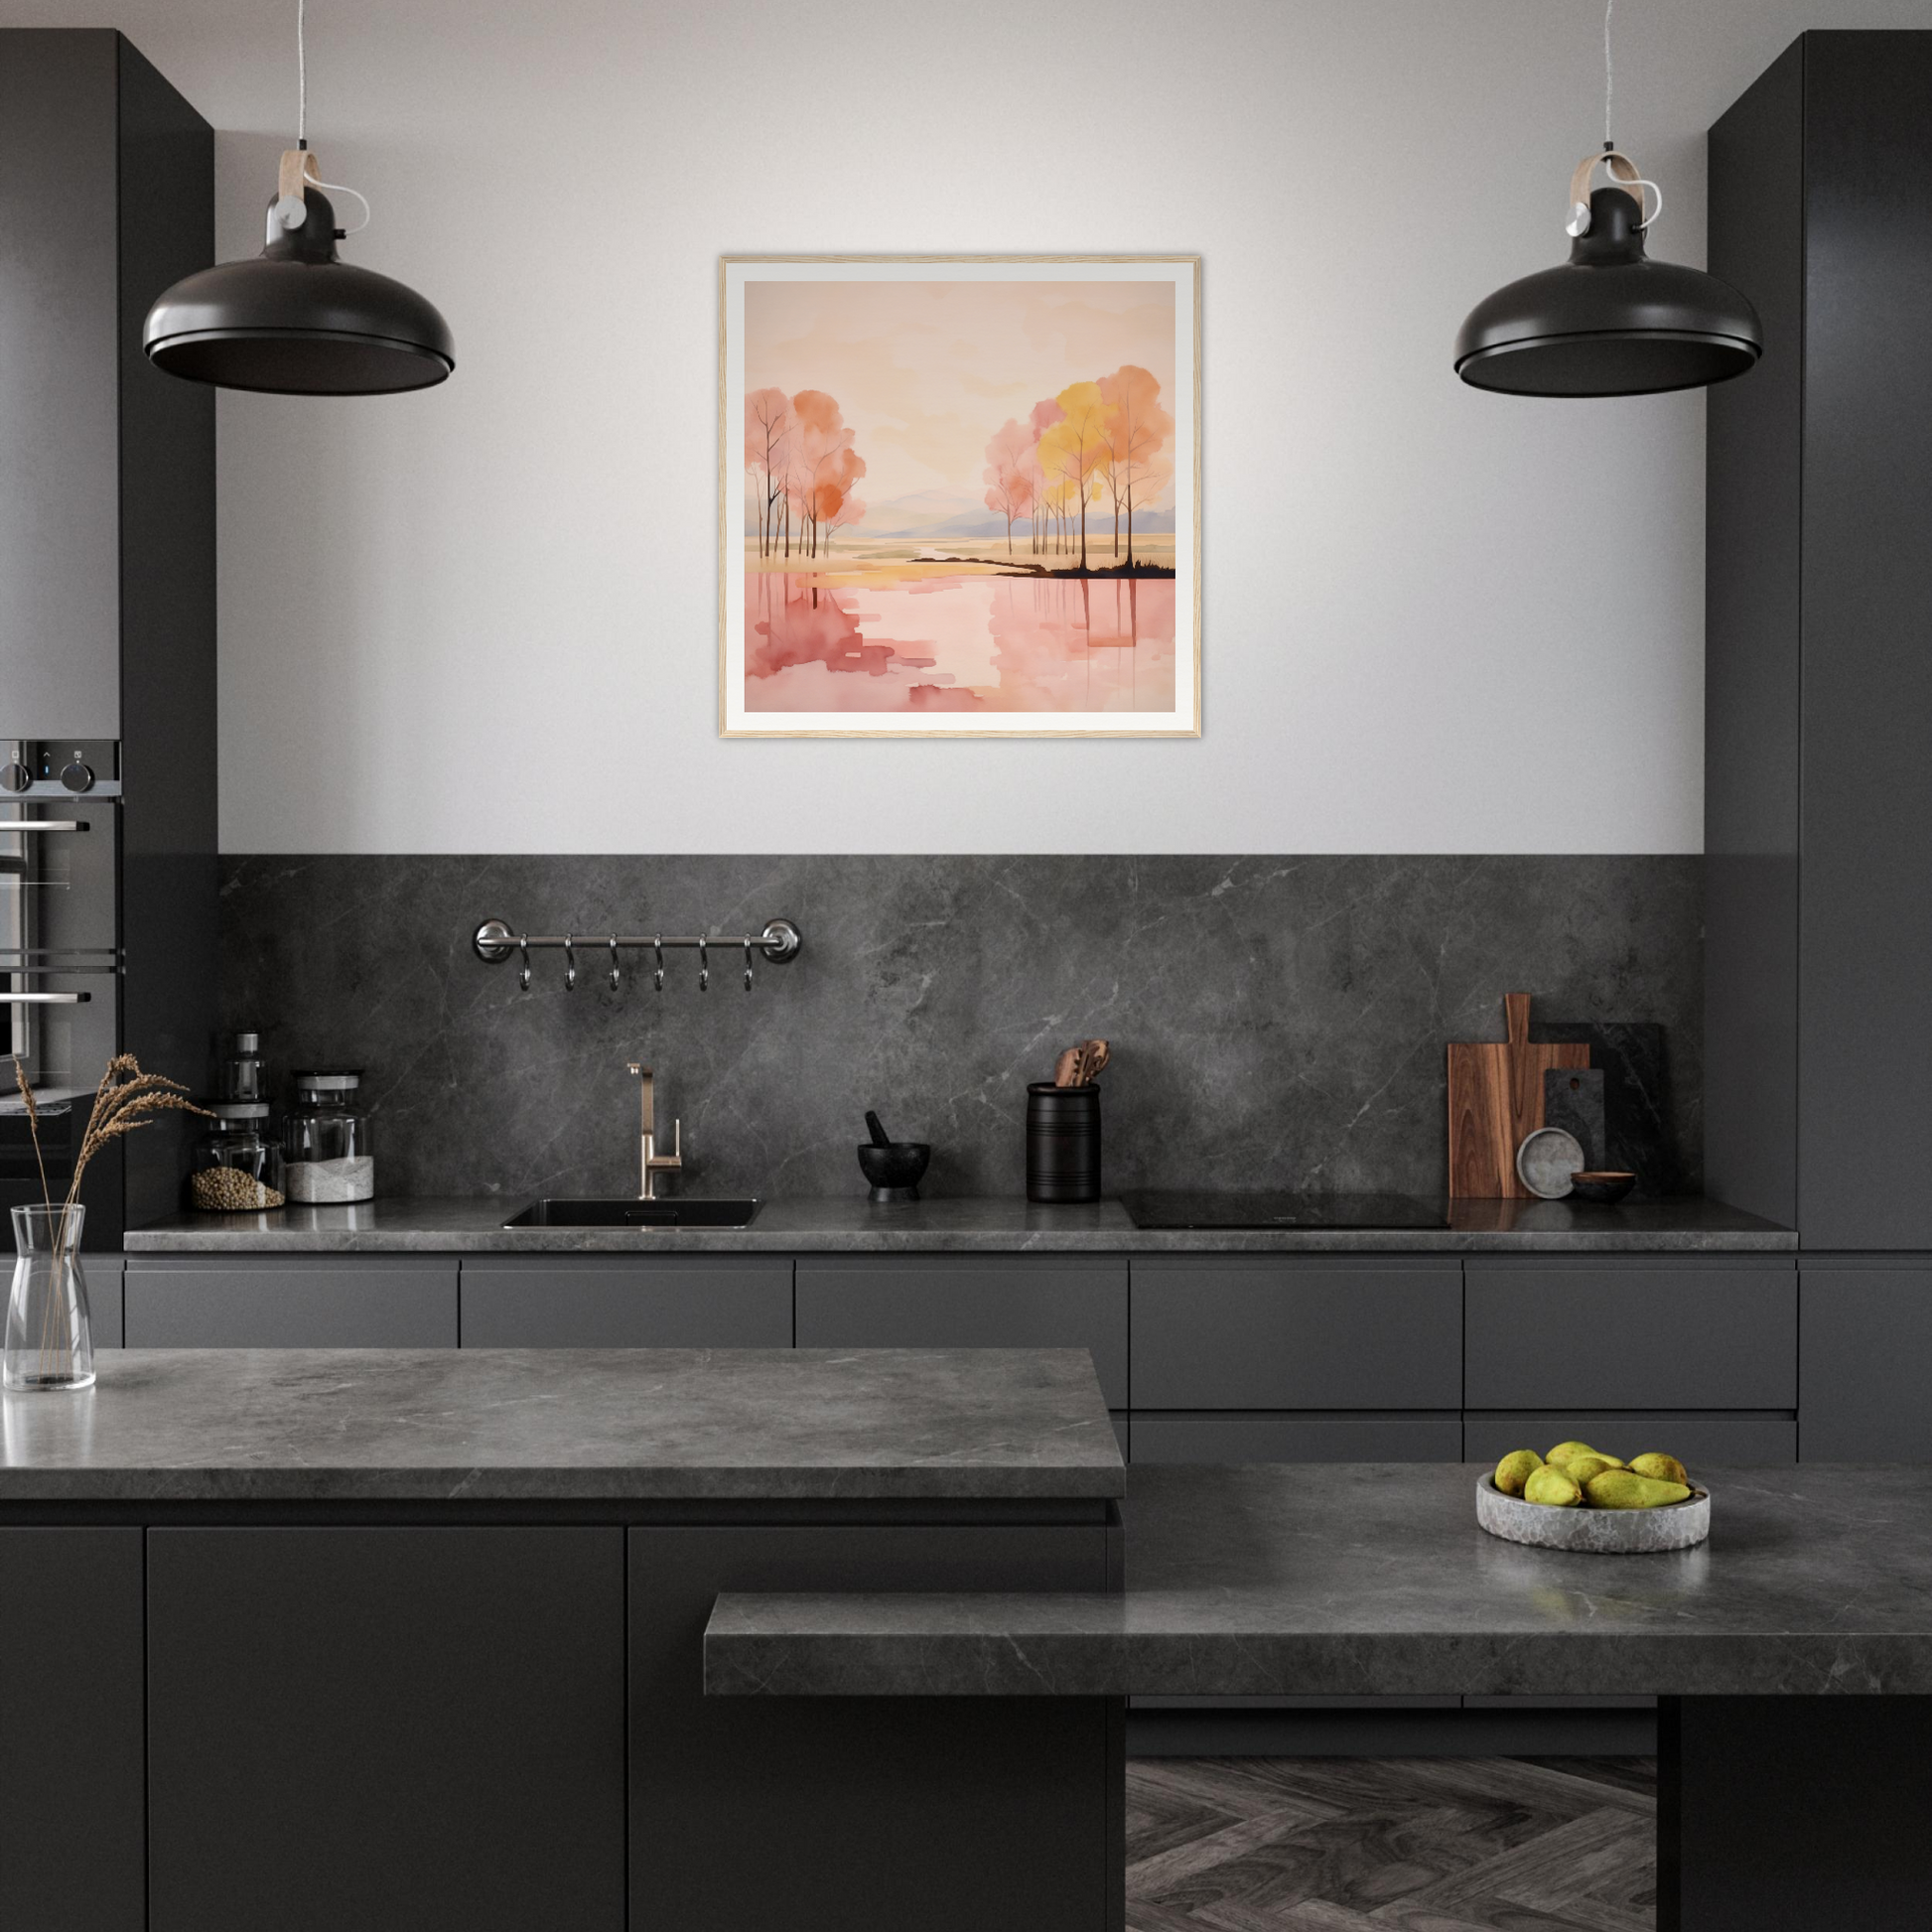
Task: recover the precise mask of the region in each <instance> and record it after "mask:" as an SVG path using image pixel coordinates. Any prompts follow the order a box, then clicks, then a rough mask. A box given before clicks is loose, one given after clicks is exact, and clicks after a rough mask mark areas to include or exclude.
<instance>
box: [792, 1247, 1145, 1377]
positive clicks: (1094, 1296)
mask: <svg viewBox="0 0 1932 1932" xmlns="http://www.w3.org/2000/svg"><path fill="white" fill-rule="evenodd" d="M795 1293H796V1297H797V1340H798V1346H799V1347H800V1348H1084V1349H1086V1350H1087V1351H1088V1353H1089V1354H1091V1355H1092V1357H1093V1365H1094V1369H1095V1372H1096V1373H1097V1374H1098V1375H1099V1377H1100V1388H1101V1393H1102V1394H1103V1395H1105V1397H1106V1398H1107V1406H1108V1408H1110V1409H1125V1408H1126V1407H1127V1406H1128V1377H1127V1263H1126V1262H1125V1261H1122V1260H1116V1259H1110V1258H1105V1257H1101V1258H1095V1259H1088V1258H1086V1257H1083V1256H1052V1257H1045V1256H1034V1255H1002V1256H999V1257H995V1258H986V1259H976V1258H966V1257H954V1256H948V1255H908V1256H903V1257H897V1256H896V1257H893V1258H892V1259H884V1258H879V1257H874V1256H855V1257H853V1258H852V1259H850V1260H839V1259H834V1258H831V1257H825V1258H819V1257H816V1256H814V1257H808V1258H801V1259H800V1261H799V1263H798V1272H797V1278H796V1284H795Z"/></svg>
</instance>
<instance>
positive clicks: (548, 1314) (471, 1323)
mask: <svg viewBox="0 0 1932 1932" xmlns="http://www.w3.org/2000/svg"><path fill="white" fill-rule="evenodd" d="M463 1345H464V1347H466V1348H789V1347H790V1346H791V1262H790V1260H789V1259H786V1258H778V1259H772V1260H765V1259H762V1258H761V1257H759V1256H756V1255H743V1256H736V1255H733V1256H727V1255H718V1256H712V1255H689V1256H670V1255H665V1256H654V1257H653V1256H646V1257H643V1258H641V1259H632V1258H631V1257H630V1256H628V1255H621V1256H619V1255H554V1256H551V1255H545V1256H535V1257H532V1256H520V1255H519V1256H501V1257H488V1258H483V1259H480V1260H475V1261H466V1262H465V1263H464V1264H463Z"/></svg>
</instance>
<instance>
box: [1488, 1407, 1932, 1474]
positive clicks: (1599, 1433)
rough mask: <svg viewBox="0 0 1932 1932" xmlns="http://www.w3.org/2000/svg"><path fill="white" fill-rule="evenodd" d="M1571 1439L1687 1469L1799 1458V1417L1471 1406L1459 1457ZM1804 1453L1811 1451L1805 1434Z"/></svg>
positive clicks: (1504, 1452)
mask: <svg viewBox="0 0 1932 1932" xmlns="http://www.w3.org/2000/svg"><path fill="white" fill-rule="evenodd" d="M1572 1438H1576V1439H1577V1440H1579V1441H1581V1442H1586V1443H1590V1444H1593V1445H1594V1446H1595V1447H1596V1448H1598V1449H1607V1450H1608V1451H1609V1453H1610V1454H1612V1455H1621V1456H1624V1457H1625V1458H1626V1459H1627V1458H1628V1457H1630V1456H1632V1455H1642V1454H1643V1453H1644V1452H1645V1451H1646V1450H1649V1449H1662V1450H1663V1451H1664V1453H1665V1454H1667V1455H1681V1456H1682V1457H1683V1458H1684V1460H1685V1461H1687V1462H1689V1463H1691V1464H1692V1465H1693V1466H1694V1467H1695V1466H1696V1465H1698V1464H1701V1463H1719V1464H1723V1463H1753V1462H1759V1463H1780V1462H1795V1461H1797V1459H1798V1421H1797V1418H1796V1416H1795V1415H1794V1414H1792V1413H1791V1412H1790V1411H1788V1410H1787V1411H1786V1412H1784V1413H1783V1414H1772V1413H1760V1414H1753V1413H1751V1412H1749V1411H1732V1412H1729V1413H1725V1412H1714V1411H1711V1410H1695V1409H1691V1410H1670V1409H1643V1410H1629V1409H1608V1410H1605V1409H1543V1410H1535V1409H1529V1410H1524V1409H1512V1410H1490V1411H1483V1410H1476V1409H1471V1410H1470V1411H1469V1412H1468V1413H1467V1414H1466V1415H1465V1416H1464V1417H1463V1418H1462V1455H1463V1459H1464V1460H1465V1461H1469V1462H1494V1461H1496V1460H1498V1459H1499V1458H1500V1457H1502V1456H1505V1455H1507V1454H1508V1453H1509V1451H1510V1450H1511V1449H1535V1450H1536V1451H1537V1452H1538V1453H1539V1454H1541V1453H1542V1452H1543V1451H1544V1450H1546V1449H1550V1448H1551V1447H1552V1446H1553V1445H1554V1444H1557V1443H1562V1442H1568V1441H1570V1440H1571V1439H1572ZM1805 1452H1806V1454H1807V1455H1811V1454H1812V1450H1811V1449H1810V1447H1809V1439H1807V1448H1806V1451H1805ZM1813 1459H1814V1460H1815V1459H1817V1458H1816V1457H1815V1456H1814V1458H1813ZM1907 1459H1911V1458H1907Z"/></svg>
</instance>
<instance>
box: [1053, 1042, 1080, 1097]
mask: <svg viewBox="0 0 1932 1932" xmlns="http://www.w3.org/2000/svg"><path fill="white" fill-rule="evenodd" d="M1079 1065H1080V1049H1079V1048H1078V1047H1077V1046H1069V1047H1068V1048H1067V1049H1066V1050H1065V1052H1063V1053H1062V1054H1061V1055H1060V1056H1059V1058H1058V1059H1056V1060H1055V1061H1054V1062H1053V1084H1054V1085H1055V1086H1056V1087H1070V1086H1073V1085H1075V1084H1076V1081H1075V1075H1076V1074H1077V1072H1078V1071H1079Z"/></svg>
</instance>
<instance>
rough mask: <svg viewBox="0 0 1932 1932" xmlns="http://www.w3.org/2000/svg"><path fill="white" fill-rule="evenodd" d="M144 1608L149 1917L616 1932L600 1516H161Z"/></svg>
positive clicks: (214, 1931)
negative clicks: (546, 1523)
mask: <svg viewBox="0 0 1932 1932" xmlns="http://www.w3.org/2000/svg"><path fill="white" fill-rule="evenodd" d="M148 1603H149V1609H148V1660H149V1661H148V1713H149V1717H148V1737H149V1758H148V1762H149V1772H148V1778H149V1787H148V1789H149V1836H148V1845H149V1863H150V1884H151V1891H150V1905H149V1911H150V1919H149V1925H150V1928H151V1932H261V1928H263V1927H267V1926H273V1927H275V1928H277V1932H345V1928H347V1927H351V1926H352V1927H355V1928H356V1932H528V1929H529V1928H530V1927H533V1926H552V1925H554V1926H569V1927H571V1928H573V1932H576V1929H577V1928H582V1932H621V1928H622V1927H623V1924H624V1830H625V1789H624V1683H625V1679H624V1645H625V1628H624V1573H623V1531H622V1530H621V1529H620V1528H618V1527H616V1526H612V1527H609V1528H602V1527H583V1528H577V1527H572V1528H547V1527H545V1528H538V1527H527V1528H524V1527H517V1528H394V1529H390V1528H371V1529H349V1528H343V1529H333V1528H332V1529H156V1530H151V1531H150V1532H149V1533H148ZM294 1873H300V1875H301V1881H300V1883H299V1884H293V1883H291V1874H294Z"/></svg>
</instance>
